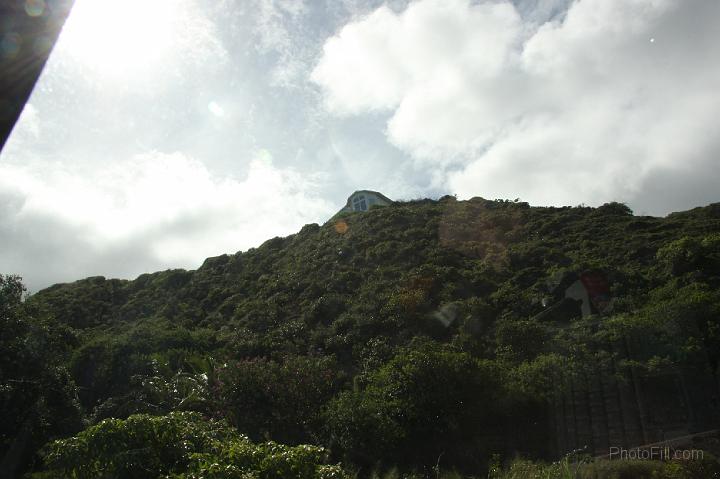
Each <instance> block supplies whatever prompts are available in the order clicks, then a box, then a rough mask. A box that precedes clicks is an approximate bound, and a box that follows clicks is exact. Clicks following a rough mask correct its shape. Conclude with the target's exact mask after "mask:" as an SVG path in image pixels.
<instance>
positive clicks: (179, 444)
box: [36, 413, 346, 479]
mask: <svg viewBox="0 0 720 479" xmlns="http://www.w3.org/2000/svg"><path fill="white" fill-rule="evenodd" d="M46 449H47V452H46V455H45V462H46V465H47V471H45V472H44V473H41V474H39V475H37V476H36V477H73V478H77V479H84V478H88V479H91V478H92V479H95V478H98V477H106V478H108V477H109V478H133V479H143V478H147V479H150V478H153V479H154V478H158V477H169V478H176V479H180V478H186V479H191V478H193V479H195V478H238V479H240V478H243V479H248V478H258V479H283V478H298V479H330V478H344V477H346V476H345V473H344V472H343V470H342V469H341V468H340V467H339V466H330V465H327V464H324V463H323V462H324V460H325V456H326V453H325V450H324V449H323V448H321V447H316V446H307V445H301V446H296V447H290V446H285V445H282V444H277V443H274V442H268V443H264V444H254V443H252V442H250V440H249V439H248V438H247V437H246V436H243V435H241V434H239V433H237V432H236V431H235V430H234V429H232V428H230V427H229V426H227V424H226V423H224V422H219V421H207V420H204V419H203V418H202V416H201V415H200V414H198V413H171V414H169V415H167V416H159V417H153V416H149V415H146V414H140V415H135V416H131V417H129V418H128V419H126V420H119V419H107V420H105V421H102V422H101V423H99V424H97V425H95V426H92V427H90V428H88V429H86V430H85V431H83V432H81V433H80V434H78V435H77V436H75V437H72V438H69V439H64V440H60V441H55V442H53V443H51V444H50V445H48V446H47V448H46Z"/></svg>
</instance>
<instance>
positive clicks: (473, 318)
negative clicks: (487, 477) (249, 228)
mask: <svg viewBox="0 0 720 479" xmlns="http://www.w3.org/2000/svg"><path fill="white" fill-rule="evenodd" d="M584 272H593V274H596V275H599V277H602V278H605V281H606V282H607V285H608V287H609V295H610V296H611V298H612V308H608V309H607V310H606V311H605V313H604V314H594V315H591V316H588V317H581V314H580V311H581V309H580V305H579V304H578V303H577V302H574V301H572V300H567V299H565V287H566V286H567V281H568V278H570V280H572V278H575V277H577V275H579V274H582V273H584ZM719 286H720V204H719V203H716V204H712V205H709V206H706V207H702V208H696V209H693V210H691V211H687V212H682V213H674V214H671V215H669V216H668V217H666V218H655V217H638V216H633V215H632V212H631V211H630V210H629V209H628V208H627V207H625V206H624V205H622V204H618V203H610V204H606V205H603V206H601V207H599V208H590V207H574V208H572V207H564V208H549V207H547V208H546V207H530V206H529V205H528V204H526V203H520V202H509V201H488V200H484V199H482V198H474V199H471V200H469V201H456V200H455V199H454V198H452V197H445V198H443V199H441V200H440V201H431V200H421V201H411V202H405V203H396V204H394V205H392V206H389V207H385V208H377V209H373V210H372V211H370V212H368V213H352V214H344V215H341V216H338V217H336V218H333V219H332V220H331V221H329V222H328V223H326V224H324V225H322V226H318V225H315V224H312V225H306V226H305V227H303V228H302V230H301V231H300V232H298V233H297V234H295V235H291V236H289V237H286V238H273V239H271V240H269V241H267V242H265V243H264V244H263V245H262V246H260V247H259V248H257V249H251V250H249V251H247V252H242V253H236V254H229V255H222V256H219V257H215V258H208V259H207V260H206V261H205V262H204V263H203V265H202V266H201V267H200V268H199V269H197V270H195V271H185V270H169V271H163V272H158V273H152V274H144V275H141V276H140V277H138V278H137V279H135V280H132V281H127V280H114V279H105V278H102V277H94V278H87V279H84V280H80V281H77V282H74V283H70V284H59V285H55V286H52V287H50V288H47V289H45V290H43V291H40V292H39V293H37V294H36V295H34V296H33V297H31V298H30V300H29V301H28V303H29V304H30V305H32V306H33V307H34V308H37V310H38V311H41V312H42V314H43V315H45V316H46V317H48V318H51V319H50V322H51V324H52V325H53V326H52V327H53V328H58V329H60V330H61V331H62V334H63V335H64V336H63V337H64V338H65V339H64V341H65V345H66V348H65V352H64V353H63V355H64V356H63V357H64V359H63V364H64V365H65V366H66V367H67V370H68V371H69V374H70V377H71V378H72V382H73V384H74V385H75V386H76V387H77V388H78V389H77V390H78V393H79V400H80V411H81V413H82V414H83V415H84V417H85V418H86V419H87V420H89V421H91V422H95V421H98V420H100V419H102V418H104V417H127V416H128V415H129V414H131V413H136V412H149V413H152V414H164V413H167V412H170V411H173V410H197V411H200V412H202V413H204V414H206V415H208V416H212V417H221V418H225V419H227V420H228V421H230V423H231V424H233V425H234V426H236V427H237V428H238V429H239V430H240V431H241V432H244V433H247V434H249V435H250V437H251V438H256V439H262V438H272V439H275V440H279V441H282V442H287V443H299V442H312V443H319V444H324V445H326V446H329V447H330V448H331V450H332V451H333V454H334V455H335V456H336V457H338V458H342V459H344V460H345V461H346V462H349V463H351V464H354V465H356V466H370V465H373V464H378V463H379V464H384V465H400V466H401V467H405V468H423V467H429V466H431V465H433V464H435V462H436V461H437V460H438V456H439V455H441V456H442V457H443V458H444V459H443V460H444V461H446V462H447V463H448V464H450V465H453V466H456V467H460V468H465V469H468V470H477V468H480V467H483V466H484V465H485V464H486V463H487V462H486V461H487V460H488V458H489V456H490V454H491V453H493V452H498V453H501V454H514V453H517V452H520V453H522V454H526V455H530V456H535V457H537V456H544V457H555V456H557V455H560V454H564V453H565V452H567V451H569V450H572V449H574V448H577V447H582V446H587V447H588V448H589V449H590V451H589V452H601V451H604V450H606V449H607V448H608V447H609V446H610V445H614V444H623V445H627V446H631V445H637V444H640V443H643V441H645V442H650V441H651V440H654V439H656V438H658V437H659V436H660V435H666V434H669V433H670V431H671V430H672V431H676V432H678V433H681V432H688V431H693V430H698V429H702V428H708V429H709V428H710V427H711V426H714V425H715V424H717V419H718V405H717V401H716V400H715V401H714V402H713V400H712V397H717V394H718V391H720V389H718V380H717V378H718V360H719V358H720V333H719V332H718V331H720V322H719V320H718V312H719V311H720V295H719V294H718V287H719ZM38 314H40V313H38ZM679 384H680V385H681V386H678V385H679ZM678 398H684V399H681V400H680V401H681V402H682V404H683V407H681V408H676V410H675V411H665V410H664V409H663V410H661V411H660V410H657V408H656V407H655V405H656V404H661V403H663V402H668V401H675V400H678ZM678 411H679V412H678ZM18 427H19V426H18Z"/></svg>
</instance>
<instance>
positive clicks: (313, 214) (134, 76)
mask: <svg viewBox="0 0 720 479" xmlns="http://www.w3.org/2000/svg"><path fill="white" fill-rule="evenodd" d="M718 85H720V2H718V1H717V0H576V1H572V0H513V1H510V0H479V1H477V0H414V1H402V0H394V1H393V0H388V1H385V2H383V1H380V0H212V1H208V0H76V5H75V8H74V10H73V12H72V13H71V16H70V18H69V20H68V22H67V24H66V25H65V28H64V30H63V32H62V34H61V37H60V40H59V42H58V44H57V46H56V48H55V50H54V51H53V53H52V55H51V57H50V60H49V62H48V65H47V67H46V69H45V71H44V72H43V74H42V76H41V78H40V81H39V82H38V85H37V87H36V89H35V91H34V93H33V95H32V97H31V98H30V101H29V102H28V104H27V106H26V107H25V110H24V112H23V114H22V116H21V119H20V121H19V122H18V124H17V126H16V128H15V130H14V132H13V134H12V136H11V139H10V141H9V142H8V144H7V145H6V147H5V148H4V150H3V151H2V154H1V155H0V246H1V247H0V273H17V274H20V275H22V276H23V277H24V278H25V281H26V283H27V284H28V286H29V287H30V289H31V290H35V291H36V290H37V289H39V288H42V287H45V286H47V285H49V284H52V283H54V282H59V281H71V280H74V279H78V278H81V277H85V276H89V275H104V276H107V277H122V278H133V277H135V276H137V275H138V274H140V273H142V272H145V271H154V270H159V269H166V268H172V267H183V268H196V267H197V266H199V265H200V264H201V262H202V260H203V259H204V258H205V257H207V256H214V255H218V254H222V253H226V252H235V251H238V250H245V249H247V248H250V247H253V246H257V245H259V244H260V243H262V242H263V241H264V240H266V239H268V238H271V237H273V236H277V235H287V234H291V233H293V232H295V231H297V230H298V229H299V228H300V227H301V226H302V225H303V224H306V223H311V222H318V223H322V222H324V221H325V220H327V219H328V218H329V217H330V216H331V215H332V214H333V213H335V212H336V211H337V210H338V209H339V208H340V207H341V206H342V205H343V204H344V201H345V199H346V197H347V195H348V194H349V193H351V192H352V191H353V190H355V189H376V190H379V191H382V192H383V193H385V194H386V195H387V196H390V197H391V198H394V199H412V198H420V197H431V198H437V197H439V196H441V195H444V194H457V196H458V198H470V197H473V196H482V197H484V198H489V199H494V198H509V199H514V198H521V199H522V200H524V201H529V202H530V203H531V204H535V205H577V204H580V203H585V204H588V205H599V204H602V203H605V202H608V201H622V202H626V203H627V204H628V205H630V206H631V207H632V208H633V209H634V210H635V212H636V213H638V214H651V215H665V214H667V213H668V212H670V211H677V210H682V209H688V208H690V207H693V206H698V205H704V204H707V203H710V202H714V201H718V200H720V196H719V195H718V192H717V190H718V185H720V167H719V166H720V165H719V164H718V163H720V162H719V160H720V134H718V112H720V89H719V88H718Z"/></svg>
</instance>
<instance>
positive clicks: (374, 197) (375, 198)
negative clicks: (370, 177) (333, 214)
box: [338, 190, 393, 213]
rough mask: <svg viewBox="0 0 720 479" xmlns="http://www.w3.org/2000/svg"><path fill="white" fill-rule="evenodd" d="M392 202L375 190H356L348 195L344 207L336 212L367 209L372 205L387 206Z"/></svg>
mask: <svg viewBox="0 0 720 479" xmlns="http://www.w3.org/2000/svg"><path fill="white" fill-rule="evenodd" d="M392 202H393V201H392V200H391V199H390V198H388V197H387V196H385V195H383V194H382V193H378V192H377V191H370V190H358V191H356V192H355V193H353V194H352V195H350V196H349V197H348V199H347V203H346V204H345V207H344V208H343V209H341V210H340V211H339V212H338V213H346V212H351V211H367V210H369V209H370V207H371V206H373V205H378V206H388V205H390V204H392Z"/></svg>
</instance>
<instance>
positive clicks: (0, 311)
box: [0, 275, 82, 476]
mask: <svg viewBox="0 0 720 479" xmlns="http://www.w3.org/2000/svg"><path fill="white" fill-rule="evenodd" d="M24 293H25V287H24V286H23V284H22V281H21V279H20V277H18V276H3V275H0V410H2V412H3V420H2V421H0V454H1V455H2V462H1V463H0V470H2V471H4V472H6V473H9V475H10V476H12V475H13V474H17V473H19V472H20V471H21V470H22V468H23V467H24V466H25V465H26V464H27V463H28V461H29V460H30V459H31V453H32V451H34V450H35V449H37V448H38V447H39V446H40V445H42V444H43V443H44V442H46V441H47V440H48V439H50V438H53V437H58V436H62V435H66V434H68V433H73V432H76V431H78V430H79V429H80V428H81V426H82V423H81V416H80V408H79V404H78V401H77V389H76V387H75V384H74V383H73V381H72V379H71V378H70V375H69V374H68V372H67V370H66V369H65V368H63V367H61V366H58V364H60V363H61V358H62V355H63V354H64V346H65V345H68V344H72V338H71V335H70V333H69V331H68V330H66V329H64V328H62V327H58V326H56V325H54V324H53V323H52V322H51V321H49V319H48V318H46V317H45V316H44V315H43V314H42V312H41V311H39V310H38V309H36V308H34V307H32V306H29V305H27V304H26V303H25V302H24V301H23V295H24Z"/></svg>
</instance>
